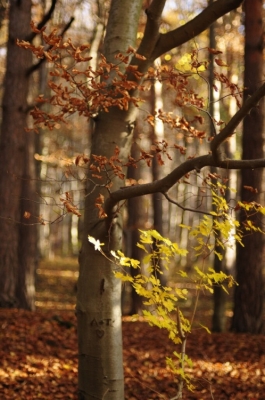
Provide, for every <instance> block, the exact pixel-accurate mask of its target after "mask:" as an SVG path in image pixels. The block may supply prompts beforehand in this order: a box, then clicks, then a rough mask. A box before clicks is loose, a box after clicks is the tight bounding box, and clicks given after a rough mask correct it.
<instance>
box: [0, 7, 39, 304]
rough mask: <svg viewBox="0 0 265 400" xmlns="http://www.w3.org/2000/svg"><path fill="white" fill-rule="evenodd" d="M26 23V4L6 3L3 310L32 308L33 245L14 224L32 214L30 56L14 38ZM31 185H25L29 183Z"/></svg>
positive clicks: (0, 152)
mask: <svg viewBox="0 0 265 400" xmlns="http://www.w3.org/2000/svg"><path fill="white" fill-rule="evenodd" d="M30 21H31V0H23V1H15V0H11V1H10V9H9V37H8V45H7V61H6V75H5V80H4V95H3V119H2V126H1V142H0V170H1V175H0V193H1V229H0V305H1V306H2V307H14V306H15V307H23V308H32V307H33V301H34V300H33V296H34V290H33V288H32V285H33V282H32V279H31V278H30V279H29V276H28V273H29V270H28V268H29V269H31V268H32V266H30V267H29V266H28V265H27V263H28V259H27V258H28V256H29V253H30V252H31V248H32V247H31V246H29V243H26V237H25V235H26V232H25V229H24V227H20V226H19V223H20V221H21V217H22V215H23V213H24V211H28V212H31V209H30V207H27V209H24V207H22V203H21V198H22V197H24V199H25V198H27V196H28V192H27V190H25V186H24V185H25V181H24V178H25V177H27V179H30V178H33V176H31V177H29V151H30V150H29V147H30V144H29V141H30V138H29V136H28V133H26V132H25V127H26V124H27V96H28V89H29V77H28V75H27V71H28V68H29V66H30V65H31V54H30V52H28V51H25V50H24V49H21V48H19V47H18V46H17V45H16V39H17V38H18V39H20V40H22V39H24V40H25V39H26V37H27V36H28V35H29V33H30ZM31 184H32V183H29V182H28V185H31ZM23 188H24V189H23ZM33 214H34V213H33ZM34 222H36V220H35V221H34ZM29 229H30V228H28V231H29ZM28 231H27V232H28ZM32 240H34V238H33V237H31V238H30V242H31V241H32ZM33 247H34V245H33ZM22 249H23V250H22ZM25 257H26V258H25ZM30 257H31V256H30ZM23 276H25V277H26V276H27V277H28V278H27V279H26V285H25V286H24V287H23V288H22V287H20V288H19V287H18V286H19V285H22V280H23V279H22V277H23Z"/></svg>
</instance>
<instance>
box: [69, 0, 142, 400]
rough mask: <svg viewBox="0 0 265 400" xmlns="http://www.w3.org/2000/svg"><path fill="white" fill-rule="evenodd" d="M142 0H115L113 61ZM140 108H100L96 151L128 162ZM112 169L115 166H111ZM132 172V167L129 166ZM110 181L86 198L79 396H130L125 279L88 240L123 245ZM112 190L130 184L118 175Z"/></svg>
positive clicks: (109, 42)
mask: <svg viewBox="0 0 265 400" xmlns="http://www.w3.org/2000/svg"><path fill="white" fill-rule="evenodd" d="M141 4H142V2H141V1H134V2H121V1H117V0H113V1H112V3H111V9H110V15H109V22H108V26H107V32H106V37H105V43H104V52H103V54H104V56H105V57H106V58H107V61H110V62H113V63H117V60H116V59H115V58H114V56H115V54H117V53H119V52H122V53H125V52H126V50H127V49H128V47H129V45H131V46H133V45H134V43H135V38H136V33H137V28H138V21H139V14H140V10H141ZM135 112H136V110H135V107H132V108H131V109H130V108H129V110H128V111H121V110H119V109H118V108H110V109H109V112H108V113H104V112H100V113H99V115H98V117H97V120H96V122H95V130H94V134H93V137H92V149H91V154H95V155H101V156H106V157H107V158H110V157H111V156H113V154H114V150H115V147H116V144H118V145H119V149H120V154H119V159H120V160H121V161H122V162H127V161H128V155H129V153H130V147H131V142H132V132H131V129H130V127H128V124H131V123H133V122H134V121H135ZM110 173H111V171H110ZM124 173H125V175H126V171H125V170H124ZM104 181H105V183H106V181H107V176H105V177H104V179H101V180H99V179H97V178H95V177H93V176H92V175H91V173H89V174H88V187H87V196H86V202H85V217H84V236H83V243H82V249H81V252H80V274H79V279H78V291H77V307H76V308H77V318H78V344H79V400H81V399H82V400H88V399H95V398H99V399H102V398H104V400H110V399H113V400H120V399H123V398H124V382H123V365H122V336H121V284H120V282H119V280H118V279H116V278H115V277H114V274H113V269H114V267H113V264H111V263H110V262H109V260H107V259H106V258H104V257H103V256H102V255H101V254H100V253H99V252H98V251H97V252H96V251H95V249H94V246H92V245H91V244H90V243H89V242H88V235H90V236H93V237H94V238H96V239H98V240H100V242H103V243H105V245H104V246H103V248H104V251H105V252H106V253H107V254H109V251H110V250H118V249H121V247H122V221H121V217H120V215H119V213H117V216H115V218H114V219H113V218H112V217H113V216H111V215H109V216H108V218H105V219H99V217H98V212H97V211H98V210H97V209H96V208H95V202H96V199H97V198H98V196H99V193H101V194H104V195H105V197H108V195H109V192H108V190H107V189H106V190H105V193H104V192H103V191H102V187H98V186H95V185H94V183H93V182H95V183H96V184H99V185H102V184H104ZM112 181H113V186H112V187H111V189H110V190H115V189H118V188H119V187H120V186H124V182H123V181H122V180H121V179H119V178H117V177H115V178H114V179H113V180H112Z"/></svg>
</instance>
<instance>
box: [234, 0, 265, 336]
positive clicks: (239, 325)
mask: <svg viewBox="0 0 265 400" xmlns="http://www.w3.org/2000/svg"><path fill="white" fill-rule="evenodd" d="M262 11H263V9H262V0H246V1H245V35H246V36H245V76H244V86H245V87H246V88H247V90H246V93H245V96H246V97H247V96H249V95H250V94H252V93H253V92H254V91H255V90H256V89H257V88H258V87H259V85H260V82H262V80H263V79H264V74H263V65H264V61H263V26H262ZM263 130H264V101H263V100H261V101H260V102H259V106H257V107H255V108H254V109H253V110H252V111H251V112H250V114H249V115H247V116H246V118H245V119H244V124H243V138H242V147H243V154H242V158H243V159H255V158H262V157H264V152H263V145H264V138H263ZM262 174H263V170H262V169H257V170H251V169H247V170H242V171H241V199H242V201H247V202H249V201H256V202H257V203H259V201H260V195H259V192H260V191H261V189H262ZM245 185H247V186H252V187H253V188H256V189H257V190H258V193H252V192H249V191H247V190H246V189H245V188H244V186H245ZM240 219H241V222H244V220H245V219H246V217H245V215H244V213H242V214H241V215H240ZM253 223H254V224H255V225H257V226H261V223H262V221H260V220H259V219H257V218H255V217H253ZM246 233H247V232H246ZM243 243H244V247H242V246H238V248H237V259H236V280H237V282H238V284H239V286H238V287H236V290H235V302H234V316H233V321H232V330H233V331H236V332H250V333H261V332H262V331H263V328H264V326H263V309H264V282H263V275H262V270H263V256H264V238H263V235H261V234H259V233H255V234H252V235H247V234H246V236H245V237H244V239H243Z"/></svg>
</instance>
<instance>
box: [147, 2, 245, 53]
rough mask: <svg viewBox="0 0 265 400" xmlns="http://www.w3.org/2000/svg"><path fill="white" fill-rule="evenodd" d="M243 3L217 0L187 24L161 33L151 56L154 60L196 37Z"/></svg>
mask: <svg viewBox="0 0 265 400" xmlns="http://www.w3.org/2000/svg"><path fill="white" fill-rule="evenodd" d="M242 3H243V0H217V1H215V2H213V3H212V4H211V5H209V6H208V7H206V8H205V9H204V10H203V11H202V12H201V13H200V14H199V15H197V16H196V17H195V18H193V19H192V20H191V21H189V22H187V23H186V24H185V25H183V26H181V27H179V28H177V29H175V30H173V31H170V32H167V33H165V34H160V37H159V40H158V42H157V45H156V47H155V49H154V52H153V54H152V56H151V58H152V60H155V59H156V58H158V57H160V56H161V55H162V54H164V53H166V52H167V51H170V50H172V49H173V48H175V47H178V46H180V45H181V44H183V43H186V42H187V41H189V40H190V39H192V38H194V37H195V36H197V35H198V34H199V33H201V32H203V31H205V29H207V28H208V27H209V26H210V25H211V24H212V23H213V22H215V21H216V20H217V19H218V18H220V17H221V16H223V15H224V14H226V13H228V12H229V11H232V10H234V9H235V8H237V7H239V6H240V5H241V4H242Z"/></svg>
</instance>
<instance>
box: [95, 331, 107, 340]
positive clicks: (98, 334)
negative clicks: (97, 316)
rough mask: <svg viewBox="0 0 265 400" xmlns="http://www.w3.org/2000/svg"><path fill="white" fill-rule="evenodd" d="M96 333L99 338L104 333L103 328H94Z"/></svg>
mask: <svg viewBox="0 0 265 400" xmlns="http://www.w3.org/2000/svg"><path fill="white" fill-rule="evenodd" d="M96 335H97V337H98V338H100V339H101V338H102V337H103V336H104V335H105V331H104V330H103V329H96Z"/></svg>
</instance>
